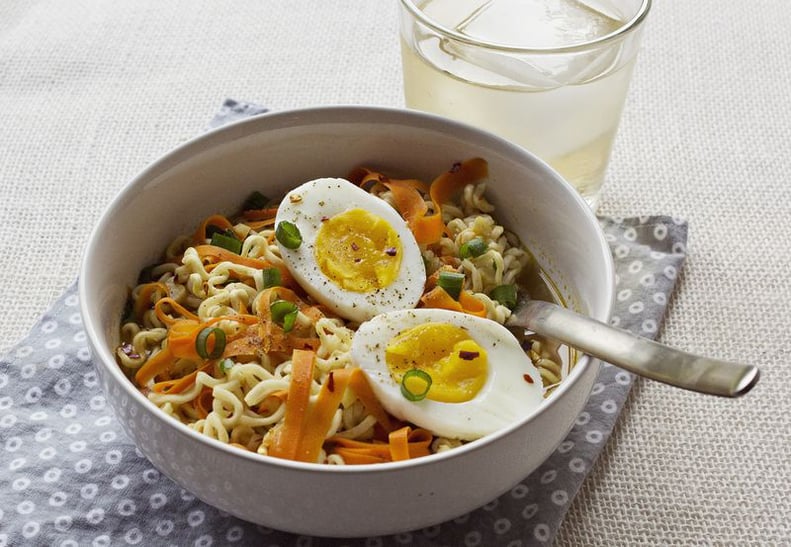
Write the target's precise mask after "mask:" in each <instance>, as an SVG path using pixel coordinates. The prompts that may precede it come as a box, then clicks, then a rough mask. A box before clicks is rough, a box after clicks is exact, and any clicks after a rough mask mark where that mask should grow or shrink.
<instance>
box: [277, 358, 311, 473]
mask: <svg viewBox="0 0 791 547" xmlns="http://www.w3.org/2000/svg"><path fill="white" fill-rule="evenodd" d="M315 360H316V354H315V353H314V352H312V351H306V350H298V349H296V350H294V352H293V353H292V355H291V381H290V382H289V385H288V400H287V403H286V413H285V415H284V416H283V422H282V423H281V424H280V426H278V428H277V429H276V430H275V433H274V439H273V440H272V445H271V446H270V447H269V455H270V456H274V457H276V458H284V459H287V460H297V459H299V456H300V454H299V449H300V443H301V441H302V437H303V435H304V431H305V428H306V425H307V419H308V413H307V412H308V403H309V402H310V401H309V399H310V386H311V383H312V382H313V368H314V362H315Z"/></svg>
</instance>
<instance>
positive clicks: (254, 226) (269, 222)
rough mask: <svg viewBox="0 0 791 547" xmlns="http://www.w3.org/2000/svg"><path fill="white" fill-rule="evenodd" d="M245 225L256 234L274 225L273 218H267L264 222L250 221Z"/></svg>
mask: <svg viewBox="0 0 791 547" xmlns="http://www.w3.org/2000/svg"><path fill="white" fill-rule="evenodd" d="M245 224H247V226H248V227H249V228H250V229H251V230H255V231H256V232H260V231H261V230H263V229H264V228H271V227H272V226H274V225H275V218H274V217H272V218H268V219H266V220H251V221H248V222H245Z"/></svg>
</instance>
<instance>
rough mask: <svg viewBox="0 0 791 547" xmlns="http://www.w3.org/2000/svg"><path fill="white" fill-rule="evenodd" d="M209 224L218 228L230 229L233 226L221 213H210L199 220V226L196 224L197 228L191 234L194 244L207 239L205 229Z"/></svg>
mask: <svg viewBox="0 0 791 547" xmlns="http://www.w3.org/2000/svg"><path fill="white" fill-rule="evenodd" d="M209 226H215V227H216V228H219V229H220V230H230V229H232V228H233V224H231V221H230V220H228V219H227V218H226V217H224V216H223V215H212V216H210V217H208V218H206V219H205V220H204V221H203V222H201V224H200V226H198V229H197V230H195V233H194V234H193V235H192V242H193V243H194V244H195V245H200V244H202V243H205V242H206V240H207V239H209V237H208V235H206V230H207V229H208V228H209Z"/></svg>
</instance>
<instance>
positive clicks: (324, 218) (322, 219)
mask: <svg viewBox="0 0 791 547" xmlns="http://www.w3.org/2000/svg"><path fill="white" fill-rule="evenodd" d="M329 219H330V217H321V221H322V222H327V221H328V220H329Z"/></svg>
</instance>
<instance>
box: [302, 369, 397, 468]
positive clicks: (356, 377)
mask: <svg viewBox="0 0 791 547" xmlns="http://www.w3.org/2000/svg"><path fill="white" fill-rule="evenodd" d="M347 388H350V389H352V390H353V391H354V394H355V395H356V396H357V398H358V399H360V401H361V402H362V403H363V406H364V407H365V409H366V410H367V411H368V413H369V414H371V415H372V416H373V417H374V418H375V419H376V421H377V423H379V425H380V426H382V427H383V428H384V429H385V431H388V432H389V431H391V430H392V427H393V426H392V424H391V420H390V417H389V416H388V414H387V412H385V410H384V408H383V407H382V405H381V404H380V403H379V400H378V399H377V398H376V396H375V395H374V394H373V391H372V390H371V386H370V385H369V384H368V380H367V378H366V376H365V373H364V372H363V371H362V369H359V368H344V369H338V370H334V371H332V372H330V377H329V378H328V379H327V380H326V381H325V382H324V384H323V385H322V386H321V391H320V392H319V395H318V397H317V399H316V402H315V403H314V404H313V405H312V406H311V408H310V413H309V419H308V422H307V426H306V428H305V433H304V436H303V438H302V440H301V443H300V450H299V453H298V459H300V460H302V461H306V462H315V461H317V460H318V457H319V454H320V453H321V448H322V446H323V445H324V441H325V438H326V436H327V432H328V431H329V429H330V425H331V424H332V419H333V417H334V416H335V412H336V411H337V410H338V407H339V406H340V404H341V399H342V398H343V395H344V393H345V392H346V389H347Z"/></svg>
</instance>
